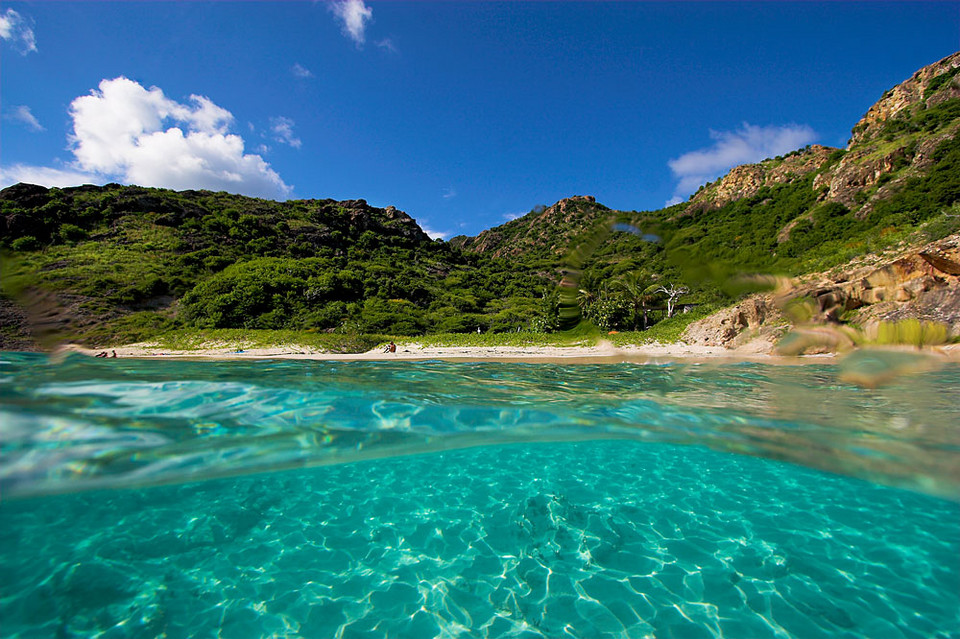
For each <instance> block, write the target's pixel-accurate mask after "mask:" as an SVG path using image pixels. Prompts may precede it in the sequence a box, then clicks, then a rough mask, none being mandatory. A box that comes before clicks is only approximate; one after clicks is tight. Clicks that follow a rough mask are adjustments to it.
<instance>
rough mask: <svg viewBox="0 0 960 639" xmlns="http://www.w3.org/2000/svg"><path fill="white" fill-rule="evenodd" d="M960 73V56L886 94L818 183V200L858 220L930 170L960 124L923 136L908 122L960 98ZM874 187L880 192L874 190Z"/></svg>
mask: <svg viewBox="0 0 960 639" xmlns="http://www.w3.org/2000/svg"><path fill="white" fill-rule="evenodd" d="M958 72H960V53H955V54H953V55H951V56H949V57H947V58H944V59H943V60H940V61H939V62H936V63H934V64H931V65H929V66H926V67H924V68H922V69H920V70H919V71H917V72H916V73H915V74H913V76H912V77H910V78H909V79H908V80H905V81H904V82H901V83H900V84H898V85H897V86H895V87H894V88H892V89H890V90H889V91H887V92H886V93H885V94H884V95H883V97H882V98H880V100H879V101H878V102H877V103H876V104H874V105H873V106H872V107H870V109H869V110H868V111H867V113H866V114H865V115H864V116H863V117H862V118H861V119H860V121H859V122H858V123H857V125H856V126H854V127H853V131H852V135H851V138H850V141H849V143H848V144H847V154H846V155H845V156H844V157H843V158H842V159H841V160H840V161H839V162H838V163H837V164H835V165H834V166H832V167H830V168H829V169H828V170H826V171H824V172H823V173H822V174H820V175H818V176H817V177H816V178H815V179H814V182H813V188H814V190H815V191H817V193H818V194H819V198H820V199H821V200H826V201H831V202H840V203H841V204H844V205H845V206H847V207H850V208H852V209H859V210H858V211H857V216H858V217H860V218H863V217H865V216H866V215H867V214H869V213H870V211H871V210H872V205H873V203H874V202H876V201H877V200H880V199H883V198H885V197H886V196H887V195H888V194H889V193H891V192H892V191H894V190H896V189H897V188H898V187H899V183H900V182H901V181H902V180H903V179H906V178H909V177H912V176H914V175H918V174H921V173H923V172H925V171H926V170H927V169H929V168H930V166H932V164H933V163H934V160H933V153H934V151H935V150H936V148H937V147H938V146H940V144H941V143H942V142H943V141H944V140H946V139H949V138H952V137H954V136H955V135H956V134H957V131H958V129H960V123H957V122H953V123H949V124H947V125H944V126H942V128H940V129H939V130H926V129H925V131H924V134H923V135H922V136H920V137H918V136H917V135H916V134H915V133H911V127H910V126H909V125H908V124H907V123H908V121H909V120H910V119H911V118H914V117H915V116H917V115H918V114H921V113H923V112H924V110H925V109H930V108H933V107H936V106H939V105H942V104H944V103H945V102H947V101H949V100H955V99H957V98H960V79H958V75H957V74H958ZM892 125H896V126H892ZM894 174H895V176H896V177H895V178H894V179H892V180H891V181H889V182H888V183H887V184H886V185H884V184H882V180H883V179H884V176H885V175H886V176H890V175H894ZM886 180H890V177H887V178H886ZM874 186H877V187H878V188H877V189H876V190H875V191H872V192H871V191H870V190H871V189H872V188H873V187H874ZM864 195H866V197H864Z"/></svg>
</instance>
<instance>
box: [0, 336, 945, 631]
mask: <svg viewBox="0 0 960 639" xmlns="http://www.w3.org/2000/svg"><path fill="white" fill-rule="evenodd" d="M0 360H2V361H0V446H2V449H0V453H2V458H0V459H2V463H0V490H2V496H0V500H2V501H0V588H2V590H0V620H3V636H10V637H51V636H63V637H71V636H78V637H79V636H84V637H87V636H105V637H106V636H109V637H154V636H160V635H162V634H166V636H167V637H188V636H218V635H219V636H223V637H327V636H330V637H333V636H339V637H362V636H370V637H373V636H376V637H382V636H396V637H428V636H449V637H453V636H483V637H515V636H517V637H558V636H573V637H646V636H651V637H653V636H655V637H747V636H749V637H851V638H854V637H949V636H953V634H952V633H954V632H955V631H956V629H957V628H960V559H958V557H960V501H958V499H957V496H958V494H960V492H958V490H957V486H958V485H960V482H958V480H957V472H958V459H960V455H958V451H960V447H958V440H960V437H958V435H957V430H958V427H960V396H958V392H960V391H958V389H960V369H958V367H956V366H954V367H949V366H948V367H945V368H941V369H939V370H936V371H932V372H926V373H922V374H916V375H909V376H903V377H901V378H897V379H895V380H894V381H893V382H892V383H891V384H888V385H884V386H879V387H878V388H874V389H865V388H862V387H859V386H856V385H852V384H848V383H845V382H843V381H842V374H841V370H840V369H839V368H838V367H837V366H835V365H806V366H764V365H759V364H738V365H717V366H706V365H696V366H683V365H668V366H649V365H635V364H615V365H613V364H611V365H600V364H597V365H579V366H557V365H529V364H503V363H499V364H498V363H474V364H467V363H458V364H453V363H441V362H422V363H413V362H403V363H373V362H353V363H330V362H302V361H298V362H290V361H262V362H217V363H209V362H202V363H201V362H178V361H134V360H107V361H102V360H90V359H88V358H75V357H74V358H69V359H68V360H66V361H65V362H63V363H59V364H53V363H51V362H49V361H48V360H47V359H46V358H44V357H42V356H36V355H21V354H10V353H6V354H3V355H2V356H0ZM784 460H789V463H788V462H787V461H784ZM345 462H351V463H345ZM298 466H303V467H305V468H300V469H296V470H290V469H291V468H295V467H298ZM314 466H316V467H314ZM824 471H829V472H824ZM199 479H205V481H197V480H199Z"/></svg>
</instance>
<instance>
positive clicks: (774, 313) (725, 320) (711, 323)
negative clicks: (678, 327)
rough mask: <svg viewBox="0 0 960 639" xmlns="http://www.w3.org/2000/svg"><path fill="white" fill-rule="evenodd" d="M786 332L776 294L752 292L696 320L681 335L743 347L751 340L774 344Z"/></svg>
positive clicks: (698, 342)
mask: <svg viewBox="0 0 960 639" xmlns="http://www.w3.org/2000/svg"><path fill="white" fill-rule="evenodd" d="M784 332H786V325H785V324H784V322H783V314H782V313H781V311H780V308H779V307H778V306H777V304H776V303H775V301H774V298H773V296H772V295H751V296H750V297H748V298H746V299H744V300H742V301H740V302H739V303H738V304H736V305H735V306H732V307H730V308H726V309H724V310H722V311H719V312H717V313H714V314H713V315H711V316H710V317H707V318H704V319H702V320H699V321H696V322H694V323H692V324H691V325H690V326H688V327H687V328H686V330H685V331H684V332H683V335H682V336H681V339H682V340H683V341H684V342H686V343H688V344H696V345H701V346H725V347H727V348H742V347H744V346H746V345H747V344H748V343H751V342H767V343H768V344H770V345H772V343H773V341H774V340H775V339H776V338H778V337H780V336H781V335H782V334H783V333H784ZM759 350H766V349H759Z"/></svg>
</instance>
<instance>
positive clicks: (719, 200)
mask: <svg viewBox="0 0 960 639" xmlns="http://www.w3.org/2000/svg"><path fill="white" fill-rule="evenodd" d="M837 150H838V149H834V148H831V147H828V146H821V145H819V144H814V145H811V146H809V147H807V148H805V149H802V150H801V151H798V152H796V153H792V154H790V155H787V156H785V157H782V158H775V159H772V160H764V161H763V162H760V163H758V164H744V165H741V166H738V167H736V168H734V169H732V170H731V171H730V173H728V174H727V175H725V176H724V177H722V178H720V180H718V181H717V182H714V183H712V184H707V185H706V186H704V187H703V188H701V189H700V190H699V191H697V192H696V193H695V194H694V195H693V197H692V198H691V200H690V206H688V207H687V212H693V211H697V210H703V209H706V208H718V207H721V206H723V205H724V204H727V203H728V202H733V201H734V200H739V199H742V198H745V197H752V196H753V195H756V193H757V192H758V191H759V190H760V189H761V188H762V187H764V186H776V185H778V184H785V183H787V182H791V181H793V180H795V179H797V178H800V177H803V176H805V175H807V174H808V173H810V172H811V171H816V170H817V169H819V168H820V167H821V166H822V165H823V163H824V162H825V161H826V160H827V158H828V157H830V155H831V154H832V153H833V152H835V151H837Z"/></svg>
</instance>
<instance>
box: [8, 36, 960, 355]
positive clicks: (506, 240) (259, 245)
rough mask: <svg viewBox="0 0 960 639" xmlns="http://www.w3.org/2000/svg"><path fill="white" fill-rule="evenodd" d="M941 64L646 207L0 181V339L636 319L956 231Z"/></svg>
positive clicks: (393, 330) (954, 82)
mask: <svg viewBox="0 0 960 639" xmlns="http://www.w3.org/2000/svg"><path fill="white" fill-rule="evenodd" d="M958 68H960V54H956V55H954V56H951V57H949V58H946V59H945V60H942V61H940V62H938V63H936V64H934V65H931V66H929V67H926V68H924V69H922V70H920V71H918V72H917V74H915V75H914V76H913V77H911V78H910V79H909V80H907V81H906V82H904V83H902V84H901V85H898V86H897V87H895V88H894V89H891V90H890V91H888V92H887V93H886V94H885V95H884V96H883V97H882V98H881V100H880V101H879V102H878V103H877V104H876V105H874V106H873V107H871V109H870V110H869V111H868V112H867V114H866V115H865V116H864V118H863V119H862V120H861V121H860V122H859V123H857V124H856V126H855V127H854V128H853V133H852V138H851V141H850V143H849V145H848V146H847V148H846V149H829V148H826V147H811V148H806V149H801V150H799V151H797V152H795V153H791V154H789V155H787V156H784V157H778V158H771V159H769V160H765V161H764V162H761V163H759V164H755V165H745V166H741V167H737V168H736V169H734V170H733V171H731V172H730V173H729V174H728V175H727V176H725V177H723V178H721V179H720V180H717V181H716V182H714V183H712V184H708V185H705V186H704V187H702V188H701V190H700V191H698V192H697V193H696V194H695V195H694V196H692V197H691V198H690V200H689V201H688V202H685V203H682V204H678V205H676V206H672V207H669V208H666V209H661V210H657V211H641V212H638V211H614V210H611V209H609V208H607V207H606V206H603V205H602V204H600V203H597V202H596V201H595V200H594V198H592V197H589V196H577V197H572V198H568V199H565V200H561V201H560V202H557V203H556V204H554V205H553V206H550V207H546V206H540V207H536V208H534V209H533V210H531V212H530V213H528V214H527V215H525V216H523V217H521V218H519V219H517V220H513V221H511V222H508V223H507V224H504V225H502V226H499V227H496V228H494V229H490V230H487V231H484V232H483V233H481V234H480V235H478V236H477V237H472V238H471V237H462V236H461V237H457V238H453V239H452V240H451V241H449V242H442V241H433V240H430V238H429V237H427V235H426V234H425V233H424V232H423V230H422V229H421V228H420V227H419V226H418V225H417V224H416V222H415V221H414V220H413V219H411V218H410V217H409V216H408V215H406V214H405V213H403V212H401V211H398V210H396V209H394V208H393V207H387V208H385V209H380V208H376V207H372V206H369V205H368V204H367V203H366V202H365V201H363V200H354V201H344V202H337V201H333V200H292V201H287V202H272V201H267V200H261V199H255V198H248V197H243V196H238V195H230V194H227V193H222V192H220V193H212V192H208V191H184V192H175V191H170V190H165V189H153V188H141V187H135V186H120V185H117V184H109V185H106V186H103V187H97V186H89V185H88V186H81V187H73V188H64V189H56V188H53V189H46V188H43V187H39V186H33V185H27V184H18V185H15V186H12V187H9V188H7V189H4V190H3V191H0V250H2V251H3V254H4V258H3V262H2V264H0V266H2V279H0V282H2V286H3V289H4V291H5V293H4V295H5V297H4V298H0V348H12V347H18V346H17V345H18V344H22V343H23V338H24V337H25V332H24V329H25V327H29V326H33V327H34V328H37V327H38V326H43V327H45V329H44V330H46V329H47V328H49V330H51V331H53V332H56V333H57V334H58V335H59V336H61V337H64V336H68V337H71V338H73V339H79V340H81V341H86V342H90V343H94V344H106V343H119V342H127V341H135V340H139V339H144V338H147V337H150V336H151V335H155V334H157V333H160V332H163V331H168V330H171V329H180V328H191V327H194V328H210V329H213V328H251V329H292V330H296V331H311V332H321V333H322V332H337V333H343V334H358V333H377V334H392V335H421V334H425V333H451V332H453V333H456V332H475V331H476V330H477V329H478V328H479V329H480V330H481V331H483V332H513V331H517V330H534V331H540V332H549V331H553V330H557V329H559V328H563V327H566V326H568V325H570V324H571V322H574V323H575V320H576V319H578V318H580V317H585V318H587V319H589V320H591V321H592V322H593V323H594V324H596V325H598V326H600V327H601V328H603V329H610V330H613V329H616V330H629V329H644V328H647V327H649V326H651V325H653V324H654V323H656V322H657V321H659V320H662V319H664V315H665V313H664V310H663V307H665V306H668V304H667V302H668V296H667V295H666V293H665V290H669V289H671V288H673V289H675V290H676V289H678V288H681V287H682V288H684V289H687V290H686V292H685V293H684V294H683V296H682V297H679V298H676V299H674V300H670V301H671V302H673V301H679V303H681V304H687V305H699V306H697V308H698V310H699V311H700V312H699V314H702V313H703V312H706V311H707V310H710V309H714V308H717V307H719V306H721V305H725V304H730V303H732V302H733V301H735V299H736V298H737V296H738V295H739V294H741V293H742V289H738V288H737V287H736V286H734V285H733V283H734V281H735V280H736V277H735V276H737V275H739V274H746V273H782V274H787V275H797V274H801V273H806V272H811V271H815V270H821V269H824V268H827V267H831V266H836V265H842V264H845V263H847V262H849V261H850V260H852V259H855V258H857V257H858V256H861V255H864V254H866V253H868V252H871V251H876V250H878V249H882V248H884V247H888V246H892V245H895V244H897V243H900V242H913V243H921V242H924V241H929V240H932V239H937V238H940V237H944V236H946V235H948V234H950V233H952V232H956V231H957V230H958V229H960V215H958V205H957V202H958V200H960V141H958V139H957V136H956V133H957V130H958V128H960V82H958V79H957V69H958ZM688 319H689V318H688ZM18 340H19V341H18Z"/></svg>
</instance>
